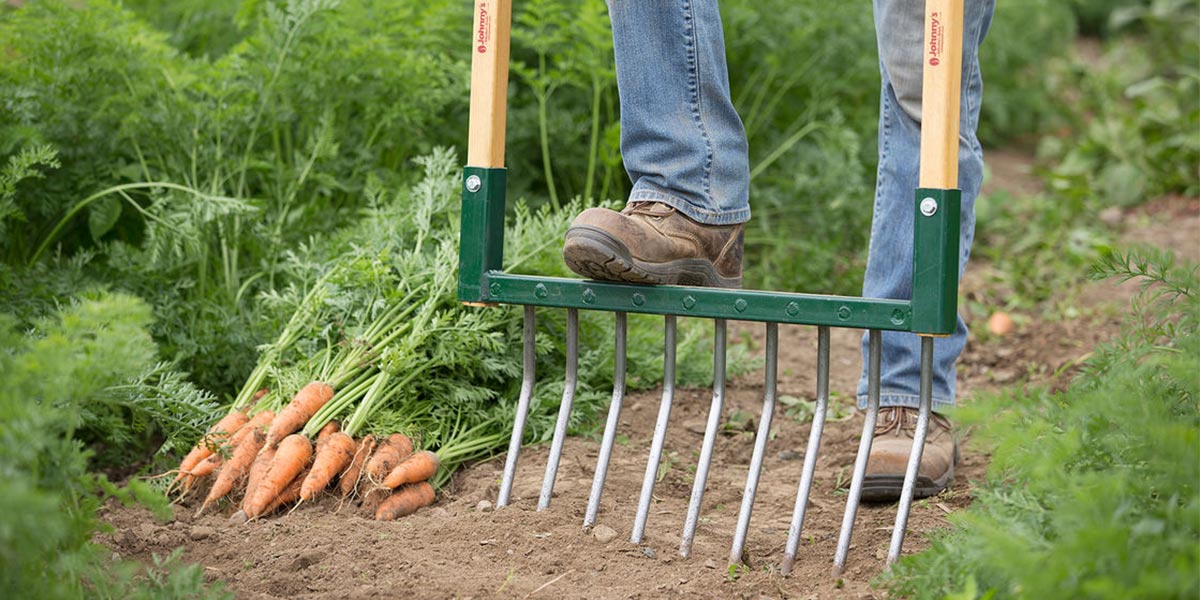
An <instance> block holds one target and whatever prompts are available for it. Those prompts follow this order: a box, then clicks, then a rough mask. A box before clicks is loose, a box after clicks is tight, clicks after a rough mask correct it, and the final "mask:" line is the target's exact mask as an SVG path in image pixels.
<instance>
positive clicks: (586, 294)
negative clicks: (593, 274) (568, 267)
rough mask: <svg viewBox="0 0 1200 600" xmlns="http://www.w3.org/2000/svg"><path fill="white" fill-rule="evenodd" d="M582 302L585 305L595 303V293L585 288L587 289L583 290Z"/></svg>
mask: <svg viewBox="0 0 1200 600" xmlns="http://www.w3.org/2000/svg"><path fill="white" fill-rule="evenodd" d="M583 301H584V302H585V303H587V304H591V303H593V302H595V301H596V292H594V291H592V288H587V289H585V290H583Z"/></svg>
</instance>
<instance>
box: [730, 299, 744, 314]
mask: <svg viewBox="0 0 1200 600" xmlns="http://www.w3.org/2000/svg"><path fill="white" fill-rule="evenodd" d="M733 310H736V311H738V312H746V300H745V299H742V298H738V299H737V300H735V301H734V303H733Z"/></svg>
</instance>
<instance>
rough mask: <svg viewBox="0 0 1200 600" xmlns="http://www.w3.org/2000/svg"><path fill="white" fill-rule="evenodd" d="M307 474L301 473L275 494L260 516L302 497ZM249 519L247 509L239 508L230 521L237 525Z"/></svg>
mask: <svg viewBox="0 0 1200 600" xmlns="http://www.w3.org/2000/svg"><path fill="white" fill-rule="evenodd" d="M305 475H306V473H300V474H299V475H298V476H297V477H296V478H295V479H293V480H292V482H291V483H289V484H288V485H287V487H285V488H283V491H282V492H280V493H279V495H278V496H275V499H274V500H272V501H271V503H270V504H268V505H267V507H266V508H265V509H263V511H262V512H261V513H260V514H259V515H258V517H265V516H267V515H269V514H271V513H273V512H275V511H276V510H279V507H280V506H283V505H284V504H287V503H289V502H295V501H296V500H297V499H298V498H300V486H301V485H302V481H303V480H304V478H305ZM256 518H257V517H256ZM249 520H250V517H249V516H247V515H246V511H245V510H239V511H237V512H235V513H233V516H231V517H229V522H230V523H234V524H237V525H241V524H242V523H245V522H247V521H249Z"/></svg>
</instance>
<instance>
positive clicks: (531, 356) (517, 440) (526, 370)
mask: <svg viewBox="0 0 1200 600" xmlns="http://www.w3.org/2000/svg"><path fill="white" fill-rule="evenodd" d="M534 331H535V330H534V315H533V306H528V305H527V306H526V307H525V325H524V327H523V330H522V338H523V340H524V344H525V350H524V361H523V363H524V364H523V367H522V369H521V395H520V397H519V398H518V399H517V414H516V418H515V420H514V421H513V432H512V438H511V439H510V440H509V442H508V457H507V458H506V459H505V461H504V477H503V478H502V479H501V480H500V493H499V494H498V495H497V496H496V506H498V507H503V506H508V498H509V494H510V493H511V492H512V484H513V475H514V474H515V473H516V470H517V456H518V455H519V454H520V453H521V441H522V438H523V437H524V436H525V420H526V419H527V418H528V417H529V400H530V398H532V397H533V372H534V362H535V357H536V353H535V352H534V343H533V342H534Z"/></svg>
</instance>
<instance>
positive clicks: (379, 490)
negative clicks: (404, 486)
mask: <svg viewBox="0 0 1200 600" xmlns="http://www.w3.org/2000/svg"><path fill="white" fill-rule="evenodd" d="M391 495H392V490H391V488H385V487H371V488H368V489H366V490H364V491H362V509H363V512H365V513H367V514H368V515H373V514H375V511H376V509H378V508H379V506H380V505H382V504H383V501H384V500H387V499H388V496H391Z"/></svg>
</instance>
